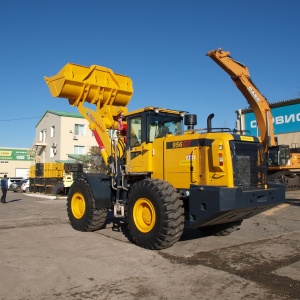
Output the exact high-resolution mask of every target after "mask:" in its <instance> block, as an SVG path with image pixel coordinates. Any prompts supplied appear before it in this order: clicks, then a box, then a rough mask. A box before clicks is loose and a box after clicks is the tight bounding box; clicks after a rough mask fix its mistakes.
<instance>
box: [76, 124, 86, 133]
mask: <svg viewBox="0 0 300 300" xmlns="http://www.w3.org/2000/svg"><path fill="white" fill-rule="evenodd" d="M84 131H85V126H84V124H75V130H74V134H75V135H85V132H84Z"/></svg>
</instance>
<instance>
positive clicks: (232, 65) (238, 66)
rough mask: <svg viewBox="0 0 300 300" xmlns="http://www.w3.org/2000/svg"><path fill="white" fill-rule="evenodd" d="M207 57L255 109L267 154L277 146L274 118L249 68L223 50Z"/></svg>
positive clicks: (211, 53)
mask: <svg viewBox="0 0 300 300" xmlns="http://www.w3.org/2000/svg"><path fill="white" fill-rule="evenodd" d="M207 56H209V57H210V58H211V59H212V60H214V61H215V62H216V63H217V64H218V65H219V66H220V67H221V68H222V69H223V70H224V71H225V72H226V73H228V74H229V76H230V77H231V79H232V80H233V82H234V84H235V85H236V86H237V88H238V89H239V90H240V91H241V92H242V94H243V95H244V96H245V98H246V100H247V102H248V103H249V105H250V107H251V108H252V109H253V112H254V114H255V116H256V119H257V124H258V127H259V129H260V134H261V139H262V143H263V145H264V149H265V152H267V151H268V147H272V146H276V145H277V143H276V140H275V137H274V127H273V117H272V113H271V109H270V106H269V103H268V100H267V99H266V98H265V97H264V96H263V95H262V94H261V93H260V92H259V90H258V88H257V87H256V86H255V84H254V83H253V82H252V80H251V78H250V73H249V71H248V68H247V67H246V66H245V65H244V64H242V63H240V62H238V61H236V60H234V59H233V58H232V57H231V56H230V52H228V51H227V52H225V51H222V49H218V50H212V51H209V52H208V53H207Z"/></svg>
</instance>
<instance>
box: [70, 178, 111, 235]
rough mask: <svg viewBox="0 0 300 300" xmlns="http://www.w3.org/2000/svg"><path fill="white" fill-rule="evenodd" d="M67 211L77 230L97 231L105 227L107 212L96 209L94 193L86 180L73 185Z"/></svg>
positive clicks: (77, 181)
mask: <svg viewBox="0 0 300 300" xmlns="http://www.w3.org/2000/svg"><path fill="white" fill-rule="evenodd" d="M67 211H68V217H69V220H70V223H71V225H72V227H73V228H74V229H76V230H79V231H95V230H98V229H101V228H103V227H104V226H105V222H106V217H107V211H106V210H104V209H96V205H95V200H94V197H93V194H92V191H91V189H90V186H89V184H88V183H87V182H86V180H84V179H78V180H76V181H74V183H73V184H72V186H71V188H70V191H69V194H68V200H67Z"/></svg>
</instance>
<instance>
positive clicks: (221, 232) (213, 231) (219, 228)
mask: <svg viewBox="0 0 300 300" xmlns="http://www.w3.org/2000/svg"><path fill="white" fill-rule="evenodd" d="M241 224H242V221H238V222H232V223H226V224H218V225H213V226H207V227H199V228H198V229H199V230H200V231H201V232H202V233H203V234H204V235H205V236H209V235H215V236H226V235H229V234H231V233H232V232H234V231H236V230H238V229H239V226H240V225H241Z"/></svg>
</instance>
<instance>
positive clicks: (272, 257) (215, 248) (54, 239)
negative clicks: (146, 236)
mask: <svg viewBox="0 0 300 300" xmlns="http://www.w3.org/2000/svg"><path fill="white" fill-rule="evenodd" d="M7 200H8V203H7V204H2V203H0V247H1V249H0V253H1V272H0V299H1V300H4V299H5V300H15V299H19V300H52V299H56V300H57V299H63V300H64V299H74V300H75V299H76V300H77V299H78V300H81V299H222V300H224V299H230V300H235V299H300V192H299V191H292V192H287V202H286V203H284V204H282V205H280V206H277V207H276V208H273V209H272V210H269V211H267V212H265V213H262V214H259V215H257V216H255V217H253V218H250V219H248V220H245V221H244V222H243V224H242V226H241V228H240V230H238V231H235V232H234V233H232V234H231V235H229V236H226V237H215V236H210V237H204V236H202V235H201V233H200V232H199V231H198V230H196V229H195V230H192V229H186V230H185V231H184V233H183V236H182V237H181V239H180V241H179V242H177V243H176V244H175V245H174V246H173V247H171V248H168V249H165V250H161V251H150V250H145V249H142V248H139V247H137V246H135V245H133V244H131V243H130V242H129V241H128V239H127V238H126V235H124V233H123V231H124V230H122V229H124V228H118V227H115V226H113V223H112V222H111V223H109V224H108V225H107V227H106V229H103V230H100V231H97V232H93V233H82V232H77V231H75V230H73V229H72V228H71V226H70V225H69V222H68V219H67V214H66V200H65V199H49V198H44V197H40V196H36V195H35V196H33V195H26V194H20V193H14V192H8V196H7ZM112 221H113V220H112Z"/></svg>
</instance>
